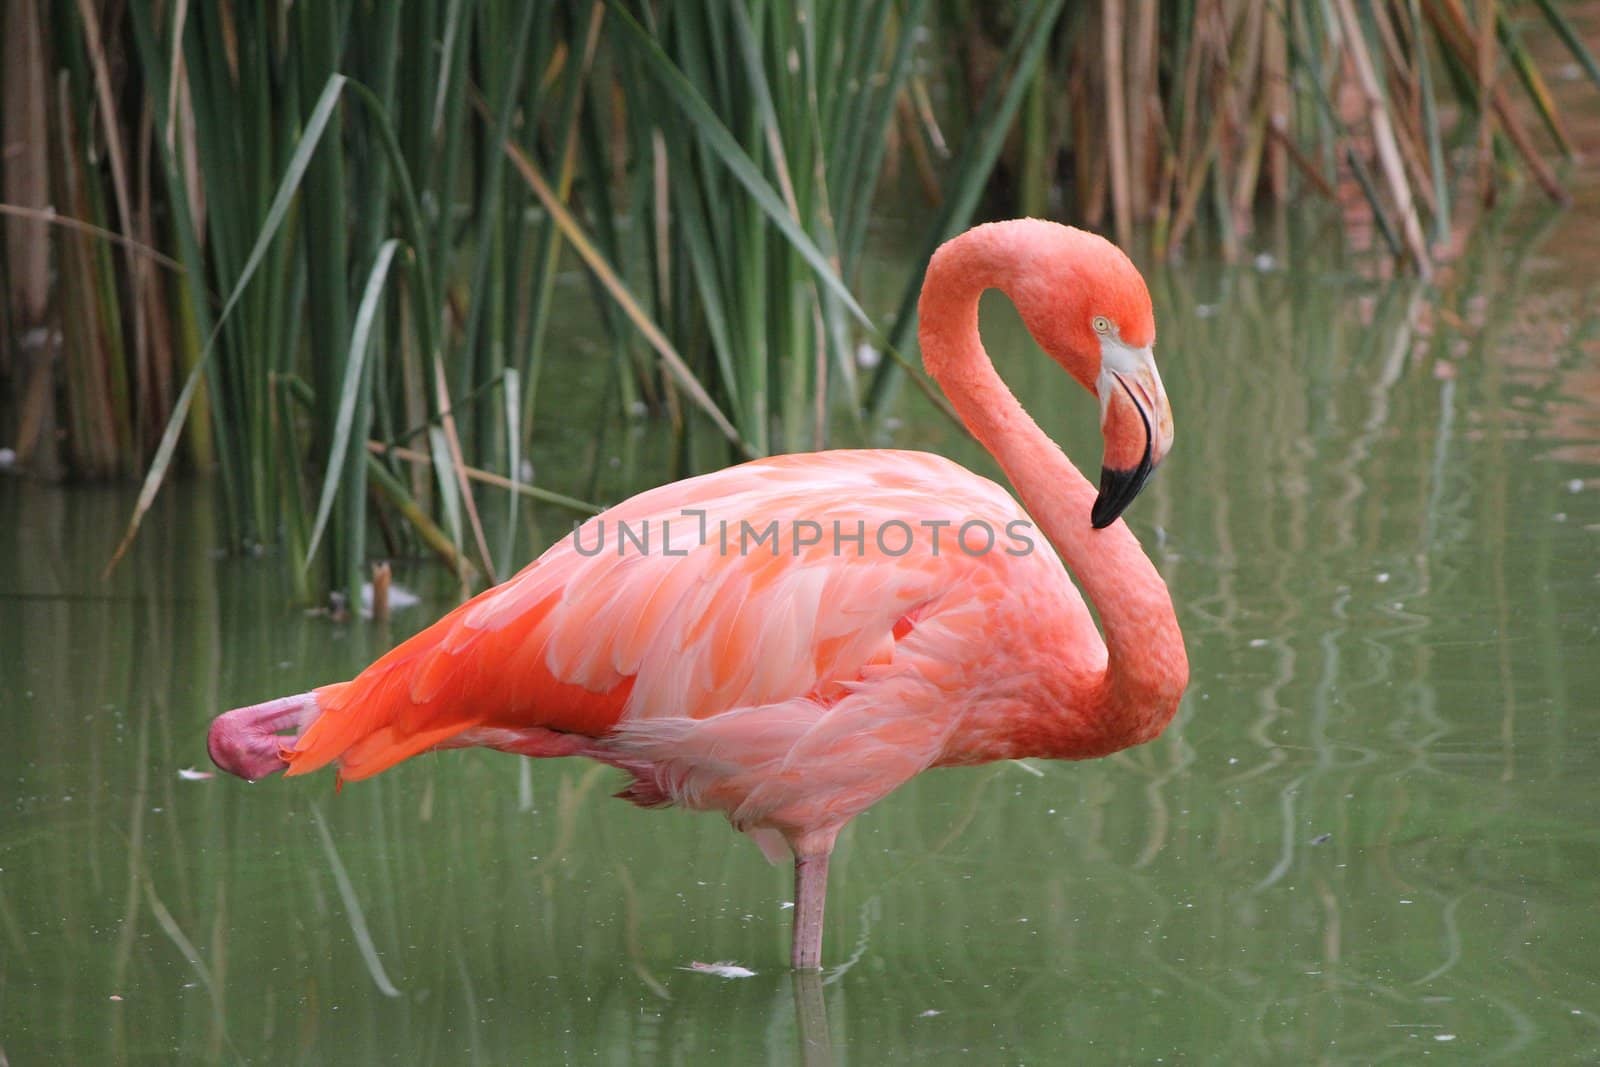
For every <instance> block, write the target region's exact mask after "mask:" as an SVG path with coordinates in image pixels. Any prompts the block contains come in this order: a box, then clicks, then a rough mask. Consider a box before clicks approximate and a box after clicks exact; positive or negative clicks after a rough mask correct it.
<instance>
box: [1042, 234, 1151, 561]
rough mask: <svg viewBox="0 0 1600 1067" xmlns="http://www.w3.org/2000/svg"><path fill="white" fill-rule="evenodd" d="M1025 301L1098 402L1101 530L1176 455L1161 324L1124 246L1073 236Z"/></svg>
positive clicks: (1097, 515)
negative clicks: (1158, 347)
mask: <svg viewBox="0 0 1600 1067" xmlns="http://www.w3.org/2000/svg"><path fill="white" fill-rule="evenodd" d="M1056 229H1058V230H1059V231H1061V234H1060V236H1059V237H1058V239H1057V240H1055V241H1052V242H1051V247H1050V249H1049V252H1048V253H1047V254H1046V256H1045V257H1042V258H1043V259H1044V262H1043V263H1042V264H1038V263H1037V261H1036V267H1037V266H1042V267H1043V269H1038V270H1037V271H1036V273H1035V274H1034V276H1033V281H1034V284H1032V285H1028V286H1027V287H1026V294H1027V295H1026V296H1024V297H1023V298H1022V299H1020V300H1018V301H1017V305H1018V310H1019V311H1020V312H1021V313H1022V317H1023V321H1024V322H1026V324H1027V326H1028V329H1029V331H1030V332H1032V334H1033V336H1034V337H1035V338H1036V339H1037V340H1038V341H1039V344H1040V346H1041V347H1042V348H1044V350H1045V351H1046V352H1048V353H1049V354H1050V356H1051V357H1052V358H1054V359H1055V361H1056V362H1057V363H1059V364H1061V366H1062V368H1063V369H1065V370H1066V371H1067V373H1068V374H1070V375H1072V376H1073V378H1075V379H1077V381H1078V383H1079V384H1081V385H1082V386H1083V387H1084V388H1085V389H1087V390H1089V392H1091V393H1093V394H1094V395H1095V397H1096V398H1097V399H1098V400H1099V401H1100V432H1101V435H1102V436H1103V437H1104V438H1105V452H1104V454H1103V459H1102V463H1101V469H1100V495H1099V497H1098V498H1097V499H1096V500H1095V504H1094V509H1093V510H1092V511H1091V513H1090V522H1091V523H1093V525H1094V527H1095V529H1097V530H1100V529H1104V528H1105V527H1107V526H1110V525H1111V524H1112V523H1113V522H1115V521H1116V520H1117V517H1118V516H1119V515H1121V514H1122V512H1123V510H1124V509H1126V508H1127V506H1128V505H1129V504H1131V503H1133V498H1134V497H1136V496H1138V495H1139V490H1140V489H1142V488H1143V487H1144V483H1145V481H1146V479H1148V478H1149V477H1150V473H1151V472H1152V471H1154V470H1155V468H1156V465H1157V464H1159V463H1160V462H1161V460H1162V458H1163V457H1165V456H1166V454H1167V451H1168V450H1169V449H1170V448H1171V447H1172V410H1171V408H1170V407H1168V405H1167V391H1166V389H1165V388H1164V387H1163V386H1162V384H1161V375H1160V374H1159V373H1157V371H1156V361H1155V355H1154V352H1153V351H1152V350H1153V347H1154V345H1155V339H1156V326H1155V315H1154V312H1153V311H1152V309H1151V305H1150V291H1149V289H1148V288H1146V287H1145V283H1144V278H1143V277H1142V276H1141V275H1140V274H1139V269H1138V268H1137V267H1135V266H1134V265H1133V262H1132V261H1131V260H1130V259H1128V257H1127V256H1126V255H1125V254H1124V253H1123V251H1122V250H1121V249H1120V248H1118V247H1117V246H1116V245H1114V244H1112V243H1111V242H1110V241H1107V240H1106V239H1105V238H1103V237H1100V236H1098V235H1097V234H1092V233H1087V232H1085V231H1083V230H1076V229H1070V228H1067V227H1059V228H1056Z"/></svg>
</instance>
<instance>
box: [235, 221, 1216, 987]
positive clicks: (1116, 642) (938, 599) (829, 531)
mask: <svg viewBox="0 0 1600 1067" xmlns="http://www.w3.org/2000/svg"><path fill="white" fill-rule="evenodd" d="M990 288H998V289H1000V290H1002V291H1003V292H1004V293H1006V294H1007V295H1008V296H1009V297H1010V299H1011V300H1012V302H1013V303H1014V304H1015V305H1016V307H1017V309H1018V311H1019V312H1020V313H1021V316H1022V319H1023V321H1024V323H1025V324H1026V326H1027V328H1028V330H1029V332H1030V333H1031V334H1032V335H1033V337H1034V339H1035V340H1036V341H1037V342H1038V343H1039V345H1040V347H1041V348H1042V349H1043V350H1044V351H1045V352H1046V353H1047V354H1049V355H1050V356H1051V357H1053V358H1054V359H1055V361H1056V362H1057V363H1058V364H1060V366H1061V367H1062V368H1063V369H1064V370H1066V372H1067V373H1068V374H1070V375H1071V376H1072V377H1073V378H1075V379H1076V380H1077V381H1078V382H1079V383H1080V384H1081V385H1083V387H1084V388H1085V389H1087V390H1088V391H1089V392H1090V393H1092V394H1093V395H1094V396H1095V397H1096V398H1097V399H1098V401H1099V406H1100V426H1101V430H1102V434H1103V437H1104V453H1103V466H1102V473H1101V480H1100V486H1099V489H1098V493H1097V492H1096V489H1095V488H1094V487H1093V486H1092V485H1090V483H1089V482H1088V481H1087V480H1086V479H1085V478H1084V477H1083V475H1081V474H1080V473H1079V472H1078V470H1077V469H1076V468H1075V467H1074V466H1073V465H1072V463H1071V462H1070V461H1069V460H1068V459H1067V457H1066V456H1065V455H1064V454H1063V453H1062V452H1061V450H1060V449H1059V448H1058V447H1057V446H1056V444H1055V443H1054V442H1053V441H1051V439H1050V438H1049V437H1048V436H1046V435H1045V433H1044V432H1043V431H1042V430H1040V429H1039V427H1038V425H1037V424H1036V423H1035V422H1034V421H1033V420H1032V419H1031V418H1030V417H1029V416H1028V414H1027V413H1026V412H1025V411H1024V409H1023V407H1022V405H1021V404H1020V403H1019V402H1018V401H1017V399H1016V397H1015V396H1014V395H1013V394H1012V393H1011V391H1010V390H1009V389H1007V387H1006V385H1005V384H1004V382H1002V380H1001V379H1000V376H999V375H998V374H997V373H996V372H995V370H994V367H993V365H992V364H991V363H990V361H989V358H988V356H987V354H986V353H985V351H984V348H983V345H982V342H981V340H980V339H979V336H978V298H979V296H980V295H981V294H982V293H983V292H984V291H985V290H987V289H990ZM918 310H919V315H920V321H919V331H920V333H919V336H920V340H921V346H922V352H923V359H924V363H925V365H926V367H927V370H928V372H929V374H930V375H932V377H933V378H934V380H936V381H937V382H938V383H939V385H940V386H941V387H942V388H943V390H944V392H945V394H946V395H947V396H948V397H949V399H950V401H951V403H952V404H953V405H954V407H955V409H956V411H957V413H958V414H959V415H960V416H961V419H962V421H963V422H964V423H965V424H966V426H967V428H968V429H969V430H970V431H971V432H972V434H973V435H974V436H975V437H976V438H977V440H978V441H980V442H981V443H982V444H983V445H984V446H985V447H986V448H987V449H988V450H989V452H990V453H991V454H993V455H994V457H995V459H996V460H997V461H998V462H999V464H1000V466H1001V468H1002V469H1003V470H1004V471H1005V473H1006V476H1007V477H1008V478H1009V479H1010V481H1011V484H1012V485H1013V486H1014V487H1015V488H1016V491H1017V493H1018V494H1019V495H1020V497H1021V500H1022V505H1019V504H1018V502H1017V500H1016V499H1014V498H1013V497H1012V496H1011V494H1010V493H1008V492H1007V491H1006V490H1005V489H1003V488H1001V487H1000V486H999V485H997V484H995V483H994V482H992V481H990V480H988V479H986V478H982V477H979V476H978V475H976V474H973V473H971V472H970V471H967V470H965V469H964V468H962V467H960V466H959V465H957V464H955V463H954V462H952V461H950V460H947V459H944V458H942V457H940V456H936V455H931V454H927V453H922V452H911V451H891V450H876V449H875V450H858V451H843V450H841V451H825V452H816V453H811V454H805V455H782V456H774V457H772V458H769V459H761V460H756V461H753V462H749V463H744V464H741V465H739V466H735V467H731V468H728V469H726V470H721V471H718V472H716V473H713V474H706V475H702V476H700V477H695V478H689V479H687V480H685V481H680V482H675V483H672V484H669V485H665V486H661V487H659V488H656V489H651V490H649V491H647V492H644V493H641V494H639V495H638V496H635V497H633V498H631V499H629V500H627V501H624V502H623V503H621V504H618V505H617V506H615V507H613V508H611V509H609V510H608V511H606V512H604V513H602V514H601V515H599V516H597V517H595V518H593V519H591V520H589V521H588V522H587V523H585V524H584V525H583V526H582V527H580V528H578V529H577V530H575V531H574V534H573V536H571V537H567V538H563V539H562V540H560V541H558V542H557V543H556V544H555V545H553V546H552V547H551V548H550V549H549V550H548V551H546V552H545V553H544V554H543V555H541V556H540V557H539V558H538V559H536V560H535V561H534V562H532V563H531V564H529V565H528V566H527V567H526V568H525V569H523V570H522V571H521V572H520V573H518V574H517V575H516V576H515V577H513V578H512V579H510V580H509V581H507V582H505V583H503V584H501V585H499V586H496V587H495V588H492V589H490V590H488V591H486V592H484V593H482V594H480V595H479V596H477V597H475V598H473V599H472V600H469V601H467V602H466V603H464V604H462V605H461V606H460V607H458V608H456V609H455V610H454V611H452V612H450V613H449V614H448V615H446V616H445V617H444V618H442V619H440V620H439V621H438V622H437V623H435V624H434V625H432V626H431V627H429V628H428V629H426V630H423V631H422V632H421V633H418V634H417V635H416V636H414V637H412V638H410V639H409V640H407V641H405V642H403V643H402V644H400V645H398V646H396V647H395V648H394V649H392V650H391V651H390V652H388V653H387V654H386V655H384V656H383V657H382V658H380V659H379V660H377V661H376V662H375V663H373V664H372V665H371V666H370V667H368V668H367V669H366V670H364V671H363V672H361V674H359V675H358V676H357V677H356V678H354V679H353V680H351V681H347V682H337V683H334V684H331V685H325V686H322V687H321V688H318V689H313V690H311V691H310V692H307V693H301V694H298V695H295V696H289V697H283V698H280V699H277V700H271V701H268V702H266V703H262V704H255V705H252V706H249V707H244V708H238V709H236V710H233V711H229V712H226V713H225V714H223V715H221V716H219V717H218V718H217V719H216V720H215V722H214V723H213V724H212V726H211V729H210V735H209V739H208V740H209V749H210V753H211V758H212V759H213V761H215V762H216V764H217V765H218V766H219V767H221V768H222V769H223V770H225V771H229V772H231V773H233V774H235V775H238V776H240V777H243V778H247V779H256V778H260V777H263V776H265V775H267V774H270V773H272V772H275V771H279V770H287V773H288V774H289V775H291V776H292V775H300V774H307V773H309V772H311V771H314V770H317V769H318V768H321V767H325V766H326V765H328V764H330V763H337V765H338V773H339V779H340V781H354V780H357V779H361V778H367V777H369V776H371V775H374V774H377V773H378V772H380V771H383V770H385V769H387V768H389V767H391V766H393V765H394V764H396V763H399V762H400V761H401V760H404V759H407V758H409V757H411V756H415V755H417V754H419V753H422V752H425V751H428V750H431V749H440V748H454V747H464V746H474V745H476V746H483V747H488V748H493V749H499V750H501V751H504V752H511V753H516V754H519V755H523V756H529V757H541V758H543V757H555V756H586V757H589V758H591V759H595V760H599V761H602V762H604V763H606V764H610V765H612V766H614V767H617V768H620V769H621V770H623V771H625V772H627V774H628V775H629V776H630V781H629V784H628V785H627V787H626V788H625V789H623V790H622V792H620V793H619V794H618V796H620V797H623V798H625V799H627V800H630V801H632V802H633V803H635V804H638V805H640V806H642V807H659V806H665V805H670V804H676V805H679V806H681V807H685V808H690V809H696V810H710V811H720V812H722V813H724V814H725V815H726V816H727V818H728V820H729V821H730V822H731V823H732V825H733V826H734V828H735V829H738V830H740V831H743V832H745V833H747V834H749V835H750V836H751V837H752V838H754V839H755V841H756V843H757V844H758V845H759V846H760V847H761V848H762V851H763V852H764V853H765V854H766V855H767V857H768V858H769V859H770V860H772V861H773V862H778V861H779V860H780V859H782V858H783V857H784V854H785V852H787V853H791V854H792V856H793V859H794V870H795V883H794V884H795V901H794V905H795V906H794V913H795V916H794V928H793V949H792V953H791V963H792V965H793V967H794V968H795V969H796V970H799V971H813V970H816V969H818V968H819V967H820V966H821V959H822V932H823V908H824V901H825V896H826V889H827V877H828V858H829V855H830V854H831V852H832V850H833V847H834V841H835V839H836V838H837V837H838V834H839V831H840V829H841V828H842V827H844V826H845V824H846V823H848V822H849V821H850V820H851V819H852V818H854V817H855V816H856V815H859V814H860V813H861V812H863V811H865V810H866V809H867V808H869V807H871V806H872V805H873V804H874V803H876V802H877V801H879V800H881V799H882V798H883V797H884V796H886V795H888V794H889V793H890V792H892V791H893V790H894V789H895V788H896V787H898V786H899V785H901V784H902V783H904V782H906V781H908V780H909V779H911V778H912V777H914V776H915V775H917V774H919V773H921V772H922V771H924V770H927V769H929V768H931V767H947V766H959V765H971V764H980V763H985V762H988V761H992V760H1000V759H1015V758H1021V757H1042V758H1049V759H1086V758H1091V757H1097V756H1104V755H1107V754H1109V753H1112V752H1116V751H1118V750H1120V749H1124V748H1127V747H1129V746H1131V745H1137V744H1140V743H1142V742H1145V741H1149V740H1150V739H1152V738H1154V737H1155V736H1157V735H1158V734H1159V733H1160V732H1161V731H1162V729H1163V728H1164V727H1165V726H1166V725H1167V723H1168V722H1170V721H1171V719H1172V717H1173V715H1174V714H1175V712H1176V710H1177V707H1178V702H1179V698H1180V697H1181V696H1182V693H1183V690H1184V687H1185V685H1186V684H1187V682H1188V660H1187V656H1186V654H1185V651H1184V645H1183V636H1182V634H1181V632H1180V631H1179V628H1178V623H1177V618H1176V616H1175V613H1174V611H1173V606H1172V600H1171V597H1170V596H1169V594H1168V592H1167V588H1166V585H1165V583H1164V582H1163V581H1162V579H1161V576H1160V575H1159V574H1158V573H1157V571H1156V568H1155V567H1154V565H1153V564H1152V563H1151V562H1150V560H1149V558H1148V557H1147V556H1146V555H1145V553H1144V552H1143V550H1142V549H1141V548H1140V545H1139V542H1138V540H1137V539H1136V538H1135V536H1134V535H1133V533H1132V532H1131V531H1130V530H1129V529H1128V528H1127V526H1126V524H1124V523H1123V522H1121V521H1119V516H1120V514H1121V513H1122V511H1123V509H1124V508H1126V507H1127V506H1128V504H1129V503H1130V502H1131V501H1132V500H1133V498H1134V496H1135V495H1136V494H1137V493H1138V491H1139V489H1140V488H1141V486H1142V485H1143V484H1144V482H1145V480H1146V478H1147V477H1148V476H1149V474H1150V472H1151V471H1152V470H1153V469H1154V468H1155V466H1156V464H1158V463H1159V462H1160V461H1161V459H1162V457H1163V456H1164V455H1165V454H1166V452H1167V450H1168V449H1169V447H1170V445H1171V442H1172V417H1171V413H1170V410H1169V408H1168V405H1167V397H1166V392H1165V390H1164V388H1163V387H1162V384H1161V378H1160V376H1159V374H1157V372H1156V365H1155V361H1154V359H1153V357H1152V353H1151V348H1152V345H1153V343H1154V340H1155V322H1154V315H1153V312H1152V309H1151V302H1150V295H1149V292H1148V290H1147V289H1146V287H1145V284H1144V280H1143V278H1142V277H1141V276H1140V274H1139V272H1138V270H1137V268H1135V267H1134V265H1133V264H1132V262H1130V261H1129V259H1128V258H1127V256H1126V255H1124V254H1123V253H1122V251H1121V250H1119V249H1118V248H1117V247H1116V246H1115V245H1113V244H1111V243H1110V242H1109V241H1107V240H1105V239H1104V238H1101V237H1099V236H1096V235H1094V234H1091V233H1088V232H1085V231H1082V230H1077V229H1073V228H1070V227H1066V226H1062V225H1058V224H1055V223H1051V222H1045V221H1040V220H1035V219H1019V220H1011V221H1006V222H995V223H989V224H986V225H981V226H978V227H976V228H974V229H971V230H969V231H967V232H966V233H964V234H962V235H960V236H958V237H956V238H954V239H952V240H950V241H948V242H946V243H945V244H944V245H943V246H942V247H940V248H939V250H938V251H937V252H936V253H935V254H934V256H933V258H932V260H931V261H930V263H929V265H928V271H927V276H926V279H925V281H924V284H923V289H922V295H921V300H920V303H919V308H918ZM1024 507H1025V509H1026V510H1024ZM1063 563H1064V564H1065V566H1063ZM1069 569H1070V571H1071V574H1072V575H1073V576H1075V577H1076V579H1077V582H1078V583H1079V584H1080V585H1081V586H1082V588H1083V591H1084V593H1086V594H1087V596H1088V598H1089V600H1090V601H1092V603H1093V604H1094V606H1095V609H1096V610H1097V612H1098V613H1099V616H1100V620H1101V624H1102V626H1103V628H1104V638H1103V639H1102V637H1101V634H1100V633H1099V632H1097V630H1096V628H1095V624H1094V622H1093V620H1092V619H1091V617H1090V614H1089V610H1088V607H1087V606H1086V605H1085V602H1084V598H1083V596H1081V595H1080V594H1079V592H1078V590H1077V588H1075V586H1074V584H1073V581H1072V578H1071V577H1069V574H1068V570H1069Z"/></svg>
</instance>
